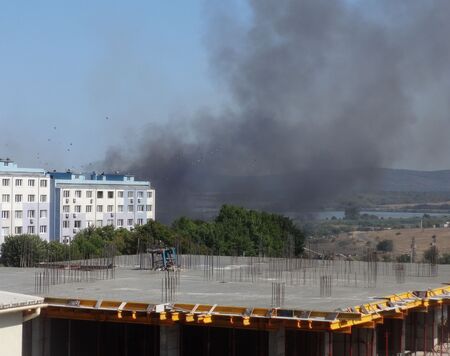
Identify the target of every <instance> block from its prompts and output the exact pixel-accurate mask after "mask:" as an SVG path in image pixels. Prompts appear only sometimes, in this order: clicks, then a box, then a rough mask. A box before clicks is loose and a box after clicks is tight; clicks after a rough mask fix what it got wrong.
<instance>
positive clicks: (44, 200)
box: [39, 194, 47, 203]
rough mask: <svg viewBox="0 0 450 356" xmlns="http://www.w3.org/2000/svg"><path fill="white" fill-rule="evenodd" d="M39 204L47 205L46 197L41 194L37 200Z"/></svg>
mask: <svg viewBox="0 0 450 356" xmlns="http://www.w3.org/2000/svg"><path fill="white" fill-rule="evenodd" d="M39 200H40V202H41V203H47V195H45V194H42V195H41V198H40V199H39Z"/></svg>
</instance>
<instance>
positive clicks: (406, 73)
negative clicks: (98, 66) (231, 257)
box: [106, 0, 450, 220]
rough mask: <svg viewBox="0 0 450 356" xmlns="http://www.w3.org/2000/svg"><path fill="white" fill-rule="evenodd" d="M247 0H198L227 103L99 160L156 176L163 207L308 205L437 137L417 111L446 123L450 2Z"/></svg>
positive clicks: (167, 215)
mask: <svg viewBox="0 0 450 356" xmlns="http://www.w3.org/2000/svg"><path fill="white" fill-rule="evenodd" d="M248 5H249V9H250V13H251V16H250V17H251V20H250V23H249V21H248V20H244V21H241V22H239V21H238V20H236V18H238V17H237V14H235V13H232V12H226V11H224V7H223V5H222V7H220V6H219V5H217V6H216V5H209V7H208V14H209V18H210V21H209V23H210V26H209V27H208V34H207V36H206V39H207V40H206V42H207V44H208V45H207V46H208V49H209V51H210V56H211V64H212V69H213V72H214V75H215V77H216V79H218V82H219V83H221V84H222V85H224V86H226V88H227V90H228V91H229V93H230V97H231V104H230V105H229V107H227V108H224V109H223V113H222V114H219V115H217V114H214V115H213V114H208V113H205V112H203V113H201V114H199V115H197V116H196V117H195V118H192V119H191V120H186V118H182V119H181V118H180V119H179V120H172V121H170V123H169V124H167V125H165V126H160V127H155V126H154V125H152V126H151V127H149V128H148V129H147V130H146V131H145V139H144V140H142V142H140V144H139V145H138V149H137V150H136V155H135V159H133V160H132V162H131V164H128V165H127V164H125V163H124V162H126V160H124V159H123V157H122V158H121V157H118V156H117V155H116V154H114V150H112V151H111V155H110V156H109V157H108V158H107V160H106V165H107V166H109V167H112V166H114V168H117V167H118V168H120V169H122V170H124V169H126V170H128V171H130V172H132V173H135V174H137V175H138V176H139V177H142V178H148V179H150V180H151V181H152V182H153V184H154V186H155V187H156V189H157V197H158V199H157V200H158V207H157V211H158V215H159V217H160V218H162V219H163V220H170V219H171V218H173V217H175V216H177V215H179V214H189V215H194V212H195V208H196V207H198V206H199V205H202V204H206V205H209V206H211V207H214V206H215V205H217V204H220V203H222V202H224V201H227V202H238V203H243V204H246V205H249V206H260V207H267V208H269V209H275V210H285V211H286V210H290V209H301V208H306V209H309V208H312V207H314V206H317V205H318V204H321V203H322V202H323V201H324V200H325V199H329V198H330V197H333V196H335V195H336V194H338V193H342V192H345V191H347V190H350V189H354V188H355V187H356V186H359V185H364V186H366V187H367V186H370V184H372V183H374V182H376V180H377V172H378V171H377V169H376V168H378V167H383V166H392V165H393V164H395V162H396V161H397V160H403V161H405V162H407V161H408V150H409V147H411V146H414V144H415V143H417V142H419V143H420V144H422V145H423V149H422V150H416V151H415V152H421V154H423V155H424V157H426V156H427V154H429V152H430V151H432V150H433V147H434V145H433V144H431V143H430V142H429V141H430V140H429V138H430V137H441V136H440V135H442V134H441V130H440V129H431V128H430V127H429V126H428V124H427V121H426V120H430V119H432V120H434V121H433V122H435V123H441V124H442V125H445V127H448V118H447V115H448V104H447V102H446V101H445V100H444V98H447V97H448V94H449V92H450V90H449V89H450V86H449V84H448V78H449V76H448V74H449V69H450V61H449V60H450V43H449V39H448V33H450V32H449V30H450V25H449V21H448V15H449V14H450V11H449V10H450V2H448V1H421V0H416V1H395V0H386V1H382V0H377V1H352V2H350V1H344V0H340V1H339V0H335V1H329V0H281V1H280V0H249V1H248ZM440 90H443V91H444V92H445V94H446V95H444V96H443V97H441V101H442V103H441V104H440V105H439V107H435V106H434V105H433V93H437V92H440ZM441 95H442V94H441ZM429 115H432V117H429ZM428 123H429V121H428ZM424 127H426V128H427V130H428V131H427V138H428V139H427V140H426V141H427V142H424V140H423V139H422V137H423V136H422V135H421V133H423V132H424V131H422V130H421V128H424ZM441 129H442V126H441ZM418 130H421V133H420V134H419V133H418ZM431 141H432V140H431ZM218 192H219V193H221V195H220V197H217V196H214V193H218ZM208 199H210V200H208ZM197 213H198V211H197Z"/></svg>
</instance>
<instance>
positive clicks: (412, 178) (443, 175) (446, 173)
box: [377, 169, 450, 192]
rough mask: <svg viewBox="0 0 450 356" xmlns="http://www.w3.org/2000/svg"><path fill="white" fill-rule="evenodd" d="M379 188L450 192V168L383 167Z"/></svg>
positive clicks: (404, 190) (395, 190) (400, 190)
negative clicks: (438, 169) (421, 169)
mask: <svg viewBox="0 0 450 356" xmlns="http://www.w3.org/2000/svg"><path fill="white" fill-rule="evenodd" d="M377 188H378V190H381V191H390V192H448V191H450V170H442V171H414V170H407V169H381V174H380V180H379V181H378V183H377Z"/></svg>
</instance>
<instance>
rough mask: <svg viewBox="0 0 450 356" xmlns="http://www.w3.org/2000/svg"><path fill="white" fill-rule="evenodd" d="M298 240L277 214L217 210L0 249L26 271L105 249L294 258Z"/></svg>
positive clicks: (10, 241)
mask: <svg viewBox="0 0 450 356" xmlns="http://www.w3.org/2000/svg"><path fill="white" fill-rule="evenodd" d="M303 245H304V235H303V233H302V231H301V230H300V229H299V228H298V227H297V226H296V225H295V224H294V223H293V221H292V220H291V219H290V218H288V217H286V216H282V215H279V214H273V213H267V212H260V211H255V210H249V209H245V208H242V207H237V206H231V205H223V206H222V208H221V209H220V211H219V213H218V215H217V216H216V217H215V219H213V220H212V221H202V220H194V219H190V218H187V217H181V218H179V219H177V220H175V221H174V222H173V223H172V225H170V226H167V225H164V224H161V223H159V222H157V221H153V220H150V221H148V222H147V223H146V224H145V225H141V226H135V227H134V228H133V229H132V230H127V229H123V228H119V229H114V227H113V226H105V227H97V228H95V227H89V228H87V229H85V230H82V231H80V232H79V233H78V234H77V235H75V236H74V238H73V240H72V242H71V243H70V244H62V243H60V242H57V241H51V242H47V241H44V240H41V239H40V238H39V237H38V236H36V235H16V236H8V237H6V238H5V242H4V243H3V244H2V247H1V260H0V261H1V263H2V264H3V265H5V266H16V267H29V266H34V265H35V264H36V263H38V262H43V261H51V262H53V261H65V260H69V259H71V260H77V259H85V258H95V257H102V254H103V253H104V251H105V249H106V248H110V247H113V248H114V249H115V250H116V251H117V254H122V255H130V254H135V253H138V252H145V251H146V250H147V249H149V248H155V247H163V246H171V247H176V248H177V250H178V252H179V253H185V254H218V255H239V256H241V255H246V256H256V255H259V254H261V255H264V256H274V257H281V256H290V257H293V256H298V255H300V254H301V253H302V251H303Z"/></svg>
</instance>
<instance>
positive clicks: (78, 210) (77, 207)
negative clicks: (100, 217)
mask: <svg viewBox="0 0 450 356" xmlns="http://www.w3.org/2000/svg"><path fill="white" fill-rule="evenodd" d="M75 212H76V213H81V205H75Z"/></svg>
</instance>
